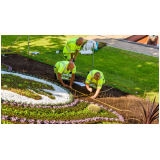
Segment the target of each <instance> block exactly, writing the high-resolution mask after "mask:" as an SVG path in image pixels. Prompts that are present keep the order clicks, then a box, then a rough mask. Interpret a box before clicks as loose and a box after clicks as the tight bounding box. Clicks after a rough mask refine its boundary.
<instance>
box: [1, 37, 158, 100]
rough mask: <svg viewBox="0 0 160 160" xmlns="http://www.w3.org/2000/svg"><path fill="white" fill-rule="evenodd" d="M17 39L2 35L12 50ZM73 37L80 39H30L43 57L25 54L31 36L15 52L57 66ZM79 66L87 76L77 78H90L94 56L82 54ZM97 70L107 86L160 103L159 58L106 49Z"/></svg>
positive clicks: (98, 56)
mask: <svg viewBox="0 0 160 160" xmlns="http://www.w3.org/2000/svg"><path fill="white" fill-rule="evenodd" d="M17 37H18V36H3V35H2V36H1V41H2V42H1V43H2V45H4V46H6V47H9V46H10V45H11V44H12V43H13V42H14V41H15V40H16V38H17ZM72 37H80V36H68V35H63V36H62V35H59V36H58V35H56V36H30V51H38V52H40V55H35V56H34V57H33V56H29V55H25V54H24V53H27V52H28V36H22V37H21V38H20V39H19V40H18V41H17V42H16V43H15V45H14V46H13V47H12V48H13V49H15V48H16V49H17V50H21V51H24V53H22V55H25V56H28V57H32V58H33V59H35V60H38V61H41V62H44V63H47V64H50V65H54V63H56V62H57V61H62V60H64V59H63V53H62V51H61V52H60V53H59V54H56V53H55V51H56V50H63V47H64V45H65V43H66V41H67V40H68V39H70V38H72ZM82 37H84V36H82ZM75 64H76V67H77V71H80V72H82V73H84V74H80V73H77V74H80V75H83V76H86V75H85V74H87V72H88V71H89V70H92V55H81V54H80V53H79V55H78V58H77V61H76V62H75ZM82 66H83V67H82ZM93 69H97V70H100V71H102V72H103V73H104V76H105V79H106V81H107V82H106V84H107V85H110V86H114V87H115V88H119V89H120V90H122V91H126V92H128V93H131V94H135V95H137V96H140V97H143V96H142V95H144V94H145V95H148V96H149V97H150V101H152V100H153V98H154V97H155V96H156V102H159V58H157V57H151V56H147V55H143V54H138V53H134V52H131V51H126V50H122V49H117V48H112V47H109V46H106V47H103V48H101V49H99V50H98V51H96V52H95V54H94V67H93ZM109 82H112V83H109ZM114 84H115V85H114ZM123 86H125V87H127V88H128V89H127V88H125V87H123ZM132 90H135V91H137V92H139V93H140V94H136V93H135V91H132Z"/></svg>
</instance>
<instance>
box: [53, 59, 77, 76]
mask: <svg viewBox="0 0 160 160" xmlns="http://www.w3.org/2000/svg"><path fill="white" fill-rule="evenodd" d="M68 64H69V61H60V62H57V63H56V64H55V69H54V70H55V73H56V74H58V73H61V74H62V73H63V74H69V73H70V72H71V71H70V70H68V71H67V66H68ZM72 73H76V66H74V68H73V70H72Z"/></svg>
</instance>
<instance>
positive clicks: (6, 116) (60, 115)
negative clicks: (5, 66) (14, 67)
mask: <svg viewBox="0 0 160 160" xmlns="http://www.w3.org/2000/svg"><path fill="white" fill-rule="evenodd" d="M5 73H6V74H5ZM7 73H8V74H7ZM9 73H10V72H2V74H1V77H2V83H1V89H2V91H3V90H9V91H11V92H16V93H17V94H21V95H23V96H27V97H29V98H32V99H38V98H35V96H34V95H32V94H31V93H28V90H29V89H32V90H34V91H35V90H38V89H39V88H40V89H39V90H41V89H49V90H54V88H53V87H52V86H50V85H45V84H43V83H40V82H37V81H33V80H28V79H23V78H22V77H20V76H18V75H14V74H17V73H14V72H12V74H11V73H10V74H9ZM28 87H29V88H28ZM19 91H20V92H19ZM38 93H39V92H38ZM28 94H29V96H28ZM42 94H43V93H42ZM30 95H31V96H30ZM90 106H94V109H90ZM95 106H96V107H99V108H100V109H99V110H98V112H97V111H96V112H95ZM96 109H97V108H96ZM1 119H2V121H1V123H2V124H12V123H14V124H15V123H18V124H19V123H26V124H28V123H35V124H37V123H38V124H39V123H40V124H61V123H62V124H72V123H88V122H89V123H103V122H106V121H108V123H110V122H111V123H114V122H116V123H118V122H119V123H122V122H124V118H123V117H122V116H121V115H120V114H118V113H117V112H115V111H113V110H109V109H106V108H104V107H103V106H98V105H93V104H90V103H89V102H84V101H83V100H82V101H79V100H76V99H75V100H74V101H73V102H71V103H69V104H67V103H66V104H62V105H60V104H58V106H57V105H55V106H54V105H53V104H49V105H45V104H35V105H33V104H27V103H20V102H17V101H16V99H15V101H14V100H12V101H9V100H5V99H1ZM96 121H97V122H96Z"/></svg>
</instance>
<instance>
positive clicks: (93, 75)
mask: <svg viewBox="0 0 160 160" xmlns="http://www.w3.org/2000/svg"><path fill="white" fill-rule="evenodd" d="M104 83H105V79H104V75H103V73H102V72H101V71H98V70H92V71H91V72H90V73H89V74H88V76H87V79H86V81H85V85H86V88H87V90H88V91H90V92H92V88H90V87H93V88H95V89H96V92H95V94H94V96H92V97H91V98H93V99H95V98H96V97H97V96H98V94H99V92H100V90H101V88H102V85H103V84H104Z"/></svg>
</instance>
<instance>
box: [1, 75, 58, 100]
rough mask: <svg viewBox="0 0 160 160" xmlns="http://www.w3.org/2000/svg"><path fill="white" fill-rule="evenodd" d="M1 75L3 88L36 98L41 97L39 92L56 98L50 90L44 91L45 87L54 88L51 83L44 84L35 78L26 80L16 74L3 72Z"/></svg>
mask: <svg viewBox="0 0 160 160" xmlns="http://www.w3.org/2000/svg"><path fill="white" fill-rule="evenodd" d="M1 77H2V78H1V89H3V90H9V91H12V92H15V93H17V94H20V95H23V96H26V97H29V98H33V99H36V100H39V99H41V96H40V95H39V94H42V95H45V96H48V97H49V98H51V99H55V97H54V96H52V94H51V93H50V92H47V91H44V89H49V90H54V88H53V86H51V85H47V84H43V83H40V82H36V81H33V80H26V79H23V78H21V77H19V76H16V75H5V74H2V76H1ZM33 91H34V92H33ZM37 93H38V94H37Z"/></svg>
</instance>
